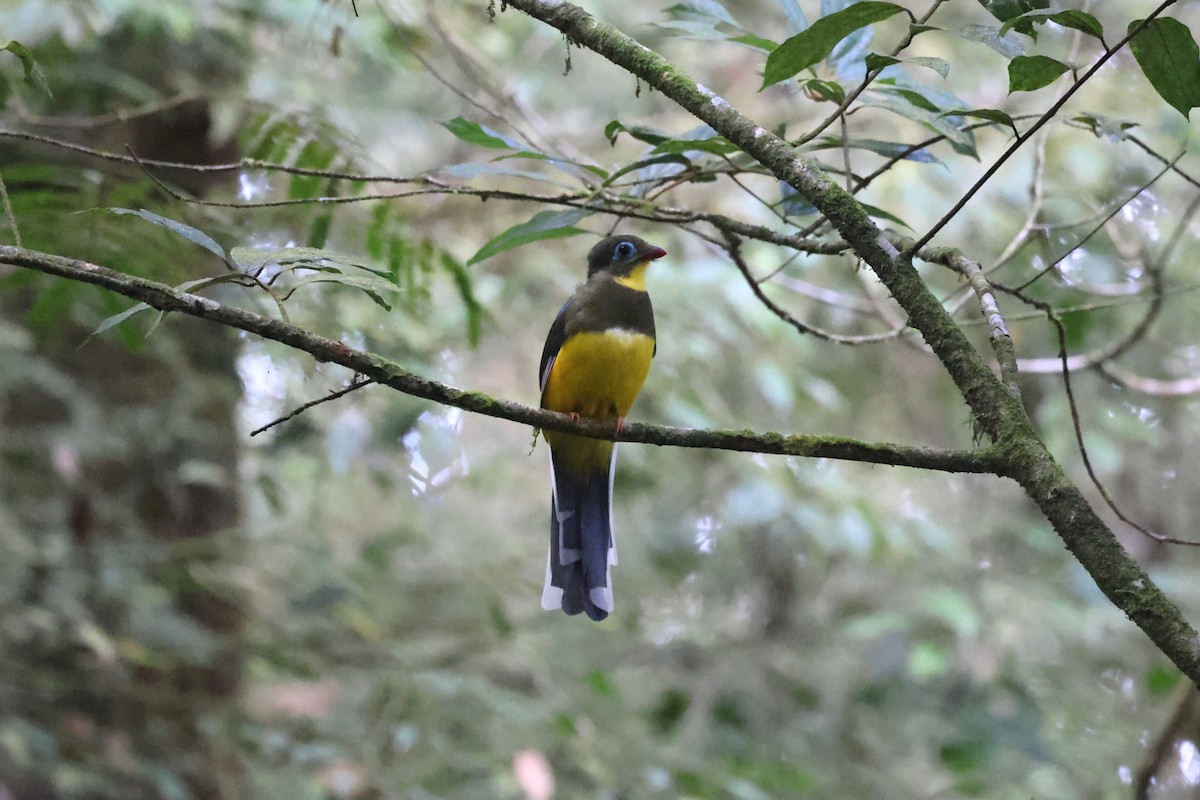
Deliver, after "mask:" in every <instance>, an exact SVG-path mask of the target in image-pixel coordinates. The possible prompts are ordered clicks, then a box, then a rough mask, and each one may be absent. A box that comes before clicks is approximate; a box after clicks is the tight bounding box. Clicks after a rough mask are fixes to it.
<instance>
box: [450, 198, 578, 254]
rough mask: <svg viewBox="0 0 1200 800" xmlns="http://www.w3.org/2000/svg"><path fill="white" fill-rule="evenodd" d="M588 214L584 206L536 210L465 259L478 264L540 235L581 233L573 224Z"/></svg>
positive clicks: (535, 240)
mask: <svg viewBox="0 0 1200 800" xmlns="http://www.w3.org/2000/svg"><path fill="white" fill-rule="evenodd" d="M591 214H592V211H590V210H589V209H586V208H572V209H568V210H566V211H539V212H538V213H536V214H534V215H533V216H532V217H531V218H529V219H528V220H526V221H525V222H522V223H521V224H520V225H514V226H513V227H511V228H509V229H508V230H506V231H504V233H501V234H500V235H499V236H496V237H495V238H493V239H492V240H491V241H489V242H488V243H487V244H485V245H484V246H483V247H481V248H480V249H479V252H478V253H476V254H475V255H473V256H471V258H470V259H468V260H467V266H468V267H469V266H471V265H473V264H478V263H479V262H480V261H484V260H486V259H489V258H491V257H492V256H494V255H496V254H497V253H503V252H504V251H505V250H511V249H513V248H514V247H521V246H522V245H526V244H529V243H530V242H537V241H541V240H543V239H561V238H563V237H566V236H575V235H576V234H580V233H583V230H582V229H580V228H576V227H574V225H575V223H576V222H579V220H581V219H583V218H584V217H586V216H589V215H591Z"/></svg>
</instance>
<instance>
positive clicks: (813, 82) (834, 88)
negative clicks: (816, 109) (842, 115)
mask: <svg viewBox="0 0 1200 800" xmlns="http://www.w3.org/2000/svg"><path fill="white" fill-rule="evenodd" d="M800 91H802V92H804V94H805V96H806V97H808V98H809V99H810V100H815V101H817V102H818V103H837V104H838V105H841V104H842V102H843V101H844V100H845V99H846V90H845V89H843V88H842V85H841V84H840V83H837V82H835V81H823V80H821V79H820V78H809V79H808V80H806V81H803V82H801V83H800Z"/></svg>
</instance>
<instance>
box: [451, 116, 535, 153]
mask: <svg viewBox="0 0 1200 800" xmlns="http://www.w3.org/2000/svg"><path fill="white" fill-rule="evenodd" d="M442 127H443V128H445V129H446V130H448V131H450V132H451V133H453V134H454V135H455V136H457V137H458V138H459V139H462V140H463V141H464V142H468V143H470V144H475V145H479V146H480V147H487V148H490V149H492V150H521V149H523V148H522V147H521V145H519V144H517V143H516V142H514V141H513V140H511V139H506V138H505V137H503V136H501V135H500V134H499V133H496V132H495V131H493V130H491V129H490V128H485V127H484V126H482V125H480V124H479V123H478V122H471V120H469V119H463V118H462V117H455V118H454V119H452V120H450V121H449V122H443V123H442Z"/></svg>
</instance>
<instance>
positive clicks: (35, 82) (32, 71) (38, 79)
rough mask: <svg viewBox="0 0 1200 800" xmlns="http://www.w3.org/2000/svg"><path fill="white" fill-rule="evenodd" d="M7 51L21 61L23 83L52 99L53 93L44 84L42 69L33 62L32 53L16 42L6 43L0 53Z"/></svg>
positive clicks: (44, 78) (48, 85) (48, 86)
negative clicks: (23, 70) (23, 75)
mask: <svg viewBox="0 0 1200 800" xmlns="http://www.w3.org/2000/svg"><path fill="white" fill-rule="evenodd" d="M4 50H7V51H8V52H10V53H12V54H13V55H14V56H16V57H17V58H19V59H21V66H22V67H23V68H24V69H25V82H26V83H28V84H29V85H30V86H32V87H33V88H35V89H37V90H38V91H39V92H45V93H46V96H47V97H54V93H53V92H51V91H50V84H48V83H46V76H45V74H43V73H42V68H41V67H39V66H38V63H37V61H36V60H34V57H33V52H32V51H31V50H30V49H29V48H28V47H26V46H25V45H23V44H21V43H20V42H18V41H12V40H10V41H7V42H5V43H4V46H3V47H0V51H4Z"/></svg>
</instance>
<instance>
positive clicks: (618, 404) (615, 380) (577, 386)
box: [539, 236, 667, 621]
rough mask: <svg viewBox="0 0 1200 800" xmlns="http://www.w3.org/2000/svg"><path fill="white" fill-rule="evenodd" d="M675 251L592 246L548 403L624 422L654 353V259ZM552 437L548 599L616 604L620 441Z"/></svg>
mask: <svg viewBox="0 0 1200 800" xmlns="http://www.w3.org/2000/svg"><path fill="white" fill-rule="evenodd" d="M666 254H667V251H666V250H663V249H662V248H661V247H656V246H655V245H652V244H649V243H647V242H645V241H643V240H641V239H639V238H638V237H636V236H610V237H609V238H607V239H604V240H602V241H601V242H600V243H599V244H597V245H596V246H595V247H593V248H592V249H591V251H590V252H589V253H588V272H587V280H586V281H584V282H583V283H582V284H580V285H579V288H577V289H576V290H575V293H574V294H573V295H571V297H570V299H569V300H567V302H566V304H564V305H563V307H562V309H560V310H559V312H558V316H557V317H556V318H555V320H554V324H553V325H551V326H550V334H549V335H548V336H547V337H546V346H545V348H544V349H543V350H542V362H541V367H540V369H539V374H540V376H541V389H542V408H548V409H550V410H552V411H559V412H561V413H563V414H570V415H571V416H572V417H574V418H576V419H580V418H582V417H588V418H590V419H601V420H613V421H614V422H615V425H616V429H617V430H618V431H620V429H621V425H622V424H623V422H624V419H625V416H626V415H627V414H628V413H629V408H630V406H632V405H633V401H634V399H635V398H636V397H637V395H638V392H639V391H641V388H642V383H643V382H644V381H645V380H646V373H647V372H649V371H650V359H652V358H653V357H654V353H655V342H654V308H653V307H652V306H651V305H650V295H649V294H647V292H646V266H647V265H648V264H649V263H650V262H651V261H653V260H654V259H656V258H662V257H663V256H665V255H666ZM546 441H547V442H549V444H550V479H551V482H552V487H551V488H552V490H553V491H552V497H551V501H552V509H551V513H550V555H549V558H548V560H547V564H546V588H545V590H544V591H543V592H542V607H543V608H545V609H556V608H561V609H562V610H563V611H565V612H566V613H567V614H571V615H574V614H578V613H580V612H585V613H586V614H587V615H588V616H589V617H591V618H592V619H594V620H597V621H599V620H602V619H604V618H605V617H607V616H608V615H609V613H610V612H611V611H612V610H613V593H612V581H611V576H610V572H609V567H610V566H611V565H612V564H616V563H617V550H616V546H615V544H614V542H613V530H612V486H613V475H614V474H615V472H616V463H617V460H616V445H615V444H614V443H613V442H607V441H602V440H600V439H588V438H586V437H582V436H576V435H572V434H569V433H557V432H554V431H547V432H546Z"/></svg>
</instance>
